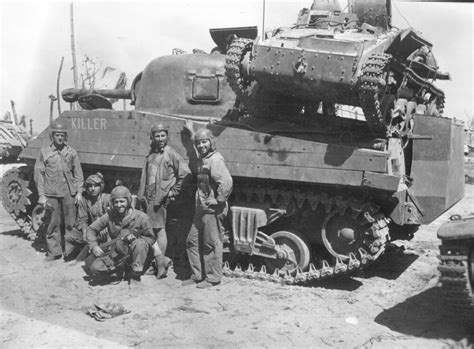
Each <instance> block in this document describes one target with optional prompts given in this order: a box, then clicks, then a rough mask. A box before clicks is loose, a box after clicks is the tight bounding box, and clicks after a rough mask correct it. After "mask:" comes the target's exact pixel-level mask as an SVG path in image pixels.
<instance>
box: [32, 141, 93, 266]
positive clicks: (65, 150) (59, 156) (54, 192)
mask: <svg viewBox="0 0 474 349" xmlns="http://www.w3.org/2000/svg"><path fill="white" fill-rule="evenodd" d="M83 181H84V177H83V174H82V168H81V163H80V161H79V157H78V155H77V152H76V151H75V150H74V149H73V148H71V147H70V146H68V145H67V144H66V145H64V146H63V147H62V148H56V147H55V145H54V144H51V145H49V146H46V147H43V148H42V149H41V150H40V154H39V157H38V159H37V160H36V163H35V182H36V186H37V189H38V195H39V196H40V197H41V196H46V198H47V204H48V205H50V206H51V207H52V208H53V212H52V215H51V220H50V222H49V225H48V228H47V232H46V242H47V245H48V254H49V256H52V257H59V256H61V254H62V247H61V230H60V226H61V220H62V217H64V226H65V230H66V233H67V232H70V231H71V230H72V229H73V227H74V222H75V220H76V207H75V203H74V196H75V195H76V194H77V193H78V192H80V193H82V183H83Z"/></svg>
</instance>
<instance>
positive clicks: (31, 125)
mask: <svg viewBox="0 0 474 349" xmlns="http://www.w3.org/2000/svg"><path fill="white" fill-rule="evenodd" d="M30 136H32V137H33V119H30Z"/></svg>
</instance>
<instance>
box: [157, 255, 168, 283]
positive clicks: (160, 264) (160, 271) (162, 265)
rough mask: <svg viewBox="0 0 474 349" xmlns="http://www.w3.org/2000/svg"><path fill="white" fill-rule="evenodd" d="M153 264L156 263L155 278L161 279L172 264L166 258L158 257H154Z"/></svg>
mask: <svg viewBox="0 0 474 349" xmlns="http://www.w3.org/2000/svg"><path fill="white" fill-rule="evenodd" d="M155 263H156V269H157V272H156V278H157V279H163V278H165V277H166V275H167V274H168V268H169V267H170V266H171V264H172V262H171V259H169V258H168V257H166V256H163V255H160V256H155Z"/></svg>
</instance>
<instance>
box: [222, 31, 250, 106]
mask: <svg viewBox="0 0 474 349" xmlns="http://www.w3.org/2000/svg"><path fill="white" fill-rule="evenodd" d="M252 43H253V40H250V39H243V38H238V39H235V40H234V41H232V43H231V45H230V47H229V50H228V51H227V55H226V64H225V70H226V76H227V80H228V82H229V85H230V87H231V88H232V90H233V91H234V92H235V94H236V95H237V97H238V98H239V100H240V101H241V102H242V103H243V104H244V105H245V107H246V108H247V109H249V108H251V98H250V90H249V87H250V82H249V81H246V80H245V78H244V76H242V73H241V66H242V65H241V62H242V58H243V57H244V55H245V53H246V52H247V51H249V50H250V49H251V46H252ZM249 111H250V110H249Z"/></svg>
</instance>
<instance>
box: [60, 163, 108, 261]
mask: <svg viewBox="0 0 474 349" xmlns="http://www.w3.org/2000/svg"><path fill="white" fill-rule="evenodd" d="M84 186H85V190H86V195H85V196H83V197H82V200H80V201H79V202H78V204H77V217H76V224H75V226H74V229H73V230H71V231H69V232H67V233H66V235H65V237H64V240H65V246H64V258H66V259H67V260H71V259H72V258H74V257H75V256H76V254H77V253H78V252H79V250H80V249H81V248H82V247H84V245H85V244H86V230H87V227H88V226H89V225H90V224H92V223H93V222H94V221H95V220H96V219H97V218H99V217H101V216H103V215H104V214H105V213H106V212H107V211H108V210H109V209H110V195H109V194H105V193H103V190H104V186H105V183H104V176H103V175H102V173H100V172H97V173H96V174H93V175H90V176H89V177H87V179H86V182H85V184H84ZM99 235H100V236H99V241H101V242H105V239H106V237H107V232H106V231H105V230H103V231H102V232H101V233H100V234H99ZM81 254H82V253H81ZM86 254H87V252H86Z"/></svg>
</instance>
